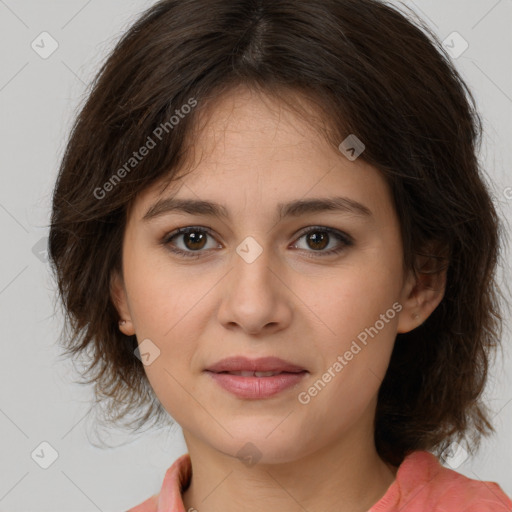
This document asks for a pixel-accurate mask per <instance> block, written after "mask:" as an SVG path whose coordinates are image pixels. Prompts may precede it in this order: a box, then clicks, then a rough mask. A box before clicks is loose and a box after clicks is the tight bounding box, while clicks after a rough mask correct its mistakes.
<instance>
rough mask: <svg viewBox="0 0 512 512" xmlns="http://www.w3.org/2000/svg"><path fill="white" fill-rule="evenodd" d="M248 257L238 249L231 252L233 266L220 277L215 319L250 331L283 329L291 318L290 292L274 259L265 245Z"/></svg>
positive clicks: (252, 333) (228, 327)
mask: <svg viewBox="0 0 512 512" xmlns="http://www.w3.org/2000/svg"><path fill="white" fill-rule="evenodd" d="M249 261H251V260H246V259H244V258H243V257H241V256H240V255H239V254H238V253H235V254H234V256H233V268H232V270H231V271H230V272H229V273H228V274H227V276H226V278H225V279H224V280H223V282H224V286H223V288H222V300H221V304H220V306H219V309H218V320H219V322H220V323H221V324H222V325H223V326H224V327H225V328H226V329H230V330H234V329H240V330H242V331H244V332H245V333H247V334H251V335H258V334H262V335H263V334H264V335H268V334H272V333H274V332H278V331H280V330H282V329H285V328H286V327H288V326H289V325H290V323H291V320H292V314H293V308H292V297H293V293H292V292H291V291H290V289H289V287H288V286H287V284H286V280H285V277H284V276H283V275H282V271H281V272H280V271H279V269H280V266H279V264H278V262H277V261H274V260H273V259H272V254H271V250H270V249H268V248H265V249H264V250H263V251H262V253H261V254H260V255H259V256H258V257H257V258H256V259H255V260H254V261H252V262H249ZM280 274H281V275H280Z"/></svg>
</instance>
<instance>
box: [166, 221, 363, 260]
mask: <svg viewBox="0 0 512 512" xmlns="http://www.w3.org/2000/svg"><path fill="white" fill-rule="evenodd" d="M317 231H320V232H325V233H328V235H329V236H334V237H335V238H337V239H338V240H339V241H340V242H342V244H343V245H342V246H341V247H338V248H337V249H330V250H329V251H322V250H319V251H314V250H309V251H308V250H306V252H313V253H317V255H315V256H308V257H310V258H317V257H326V256H332V255H334V254H339V253H341V252H342V251H343V250H345V249H346V248H347V247H351V246H352V245H353V244H354V242H353V240H352V238H351V237H350V236H349V235H347V234H346V233H343V232H342V231H338V230H337V229H333V228H328V227H326V226H311V227H309V228H307V230H305V231H302V232H301V233H300V234H299V236H298V238H297V240H299V239H300V238H302V237H303V236H304V235H308V234H309V233H314V232H317ZM196 232H199V233H206V234H207V235H209V236H211V237H212V238H214V236H213V234H212V231H211V229H210V228H206V227H201V226H187V227H185V228H179V229H176V230H175V231H172V232H171V233H168V234H166V235H165V236H164V237H163V239H162V240H161V244H162V245H164V246H165V247H166V248H167V249H168V250H169V251H171V252H173V253H175V254H178V255H180V256H184V257H186V258H199V257H201V253H203V252H205V251H203V250H201V249H199V250H197V251H183V250H182V249H177V248H176V247H173V246H172V244H171V240H173V239H174V238H176V237H177V236H179V235H183V234H188V233H196ZM329 242H330V240H329ZM299 250H300V249H299Z"/></svg>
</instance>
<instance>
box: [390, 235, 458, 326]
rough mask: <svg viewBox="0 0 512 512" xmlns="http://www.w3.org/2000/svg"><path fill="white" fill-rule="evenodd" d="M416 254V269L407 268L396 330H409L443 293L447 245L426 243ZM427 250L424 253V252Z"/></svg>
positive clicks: (432, 307) (424, 315) (422, 318)
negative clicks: (441, 246) (443, 246)
mask: <svg viewBox="0 0 512 512" xmlns="http://www.w3.org/2000/svg"><path fill="white" fill-rule="evenodd" d="M426 248H427V251H424V252H423V253H422V254H421V255H418V256H417V257H416V269H417V272H414V270H413V269H411V270H410V271H409V272H408V275H407V278H406V280H405V283H404V286H403V288H402V295H401V300H400V303H401V304H402V310H401V311H400V316H399V319H398V328H397V332H399V333H406V332H409V331H412V330H413V329H415V328H416V327H418V326H419V325H421V324H422V323H423V322H425V320H426V319H427V318H428V317H429V316H430V315H431V313H432V312H433V311H434V310H435V309H436V307H437V306H438V305H439V303H440V302H441V300H442V299H443V297H444V293H445V289H446V274H447V268H448V257H447V249H446V248H444V249H443V250H440V247H439V245H436V244H432V243H430V244H428V245H427V247H426ZM425 253H426V254H425Z"/></svg>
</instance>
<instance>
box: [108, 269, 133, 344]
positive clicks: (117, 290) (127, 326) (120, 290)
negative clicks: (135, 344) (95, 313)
mask: <svg viewBox="0 0 512 512" xmlns="http://www.w3.org/2000/svg"><path fill="white" fill-rule="evenodd" d="M110 297H111V299H112V302H113V304H114V306H115V308H116V309H117V312H118V313H119V330H120V331H121V332H122V333H124V334H126V335H127V336H132V335H133V334H135V328H134V326H133V322H132V317H131V314H130V309H129V308H128V298H127V294H126V289H125V286H124V280H123V278H122V276H121V275H120V273H119V271H118V270H114V271H113V272H112V275H111V278H110Z"/></svg>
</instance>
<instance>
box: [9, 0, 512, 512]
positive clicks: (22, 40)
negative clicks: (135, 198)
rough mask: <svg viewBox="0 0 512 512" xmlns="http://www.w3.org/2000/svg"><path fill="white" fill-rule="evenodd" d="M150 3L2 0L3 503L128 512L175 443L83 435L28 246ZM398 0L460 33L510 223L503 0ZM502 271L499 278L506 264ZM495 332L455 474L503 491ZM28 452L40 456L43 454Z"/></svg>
mask: <svg viewBox="0 0 512 512" xmlns="http://www.w3.org/2000/svg"><path fill="white" fill-rule="evenodd" d="M152 3H153V2H152V1H150V0H145V1H143V0H131V1H126V0H123V1H121V0H108V1H102V2H100V1H99V0H89V1H86V0H66V1H64V0H60V1H41V0H38V1H36V0H0V40H1V46H0V53H1V63H2V65H1V68H0V109H1V125H0V145H1V151H0V158H1V162H2V164H1V171H0V173H1V174H0V176H1V183H2V186H1V187H0V226H1V229H2V251H1V258H2V260H1V266H0V314H1V321H2V325H3V326H4V332H3V334H2V341H1V347H2V369H1V372H0V432H1V436H0V511H7V510H8V511H11V512H17V511H25V512H26V511H48V512H50V511H52V512H57V511H67V512H71V511H73V512H74V511H77V512H78V511H80V512H82V511H83V512H85V511H96V510H100V511H121V510H126V509H127V508H129V507H131V506H134V505H136V504H138V503H140V502H141V501H143V500H144V499H146V498H148V497H149V496H150V495H151V494H153V493H155V492H158V491H159V489H160V485H161V482H162V480H163V476H164V473H165V470H166V469H167V468H168V467H169V466H170V465H171V463H172V462H174V460H175V459H176V457H178V456H179V455H181V454H182V453H185V452H186V446H185V444H184V442H183V437H182V434H181V430H180V429H179V428H176V429H173V430H171V431H170V432H169V433H167V434H164V433H152V434H144V435H141V436H139V437H138V438H136V440H135V441H134V442H133V443H130V444H126V443H128V442H129V441H130V437H129V436H126V435H121V434H119V435H118V434H116V433H115V432H114V433H113V434H112V436H111V442H112V444H114V445H120V444H121V443H125V444H124V445H121V446H119V447H117V448H112V449H100V448H97V447H94V446H93V445H91V443H90V442H89V438H88V435H87V431H88V428H89V427H87V424H88V421H89V418H90V416H87V417H86V412H87V410H88V404H89V403H90V401H91V396H92V395H91V389H90V388H88V387H86V386H79V385H78V384H75V383H73V379H74V377H75V376H76V375H74V374H73V367H72V365H71V364H70V363H69V362H68V361H66V360H60V359H59V357H58V356H59V353H58V350H57V345H56V339H57V337H58V334H59V332H60V328H61V317H60V315H57V316H53V315H52V314H53V307H54V301H55V296H56V295H55V289H54V285H53V281H52V280H51V278H50V275H49V267H48V264H47V262H46V261H45V257H44V252H41V251H40V250H38V247H40V246H38V245H37V244H38V243H39V244H43V245H44V243H45V241H44V237H45V236H47V231H48V230H47V225H48V223H49V212H50V202H51V192H52V187H53V185H54V181H55V178H56V173H57V168H58V163H59V160H60V158H61V156H62V153H63V150H64V147H65V143H66V140H67V136H68V131H69V129H70V127H71V122H72V119H73V116H74V115H75V114H76V112H77V109H78V107H79V105H80V103H81V101H82V100H83V94H84V92H85V88H86V85H87V84H88V83H89V81H90V80H91V79H92V77H93V76H94V74H95V72H96V71H97V69H98V67H99V64H100V62H101V61H102V59H103V58H104V56H105V55H106V52H108V51H109V50H110V49H111V48H112V47H113V45H114V43H115V42H116V41H117V39H118V38H119V37H120V35H121V34H122V33H123V31H124V30H125V29H126V28H127V27H128V26H129V25H130V23H131V22H132V21H133V20H134V19H135V18H136V16H137V15H138V14H139V13H140V12H142V11H143V10H144V9H145V8H147V7H149V6H150V5H151V4H152ZM406 3H407V4H408V5H410V6H411V7H412V8H413V9H414V10H416V12H418V14H419V15H420V16H422V17H423V18H424V19H425V20H426V21H427V22H428V23H429V25H430V26H431V27H432V28H433V29H434V31H435V33H436V34H437V35H438V36H439V37H440V38H441V40H444V39H445V38H446V37H447V36H448V35H449V34H451V33H452V32H453V31H457V32H458V33H460V34H461V36H462V37H463V38H464V39H465V40H466V41H467V42H468V43H469V48H468V49H467V50H466V51H465V52H464V53H463V54H462V55H460V56H458V57H457V58H456V59H454V60H455V61H456V66H457V68H458V69H459V70H460V72H461V73H462V75H463V77H464V78H465V79H466V80H467V82H468V83H469V85H470V87H471V89H472V91H473V92H474V94H475V97H476V100H477V102H478V105H479V109H480V111H481V112H482V114H483V119H484V123H485V125H484V128H485V138H484V144H483V148H482V153H481V159H482V161H483V163H484V164H485V167H486V169H487V172H488V174H489V177H490V180H491V181H492V190H493V193H494V195H495V201H496V204H497V206H498V208H499V210H500V211H501V214H502V217H503V218H505V219H510V217H511V211H512V210H511V208H512V189H510V188H507V187H512V175H510V172H509V173H507V172H506V170H509V169H510V167H511V156H512V150H511V148H512V145H511V144H510V140H511V139H512V124H511V119H512V116H511V113H512V73H511V67H510V60H509V59H510V55H511V54H512V32H511V31H510V27H511V25H512V23H511V22H512V2H511V1H510V0H499V1H496V0H478V1H476V0H472V1H467V0H466V1H463V0H458V1H453V2H446V1H444V0H436V1H426V0H416V1H415V2H406ZM43 31H46V32H48V33H50V34H51V36H52V37H53V38H54V39H55V40H56V41H57V43H58V45H59V46H58V48H57V50H56V51H55V52H54V53H53V54H52V55H50V56H49V57H48V58H46V59H43V58H41V57H40V55H39V54H37V53H36V52H35V51H34V50H33V49H32V47H31V43H32V41H34V40H36V42H37V41H38V40H39V41H40V39H38V36H39V34H41V32H43ZM47 43H48V40H47ZM45 48H46V49H48V48H49V44H45ZM507 190H508V192H507ZM508 231H509V233H510V227H508ZM41 240H43V242H41ZM505 261H510V253H508V254H506V255H505ZM500 275H501V278H502V279H503V280H504V282H508V281H509V280H510V277H511V276H510V266H509V265H507V268H506V269H505V270H503V272H501V274H500ZM503 341H504V346H505V348H504V352H503V358H502V357H499V358H498V360H497V364H496V365H495V366H494V367H493V368H492V375H491V378H490V380H489V385H488V387H487V390H486V395H487V397H488V400H489V403H490V406H491V409H492V410H493V414H494V419H493V421H494V424H495V426H496V429H497V435H496V436H495V437H493V438H491V439H489V440H486V441H484V443H483V445H482V449H481V450H480V452H479V454H478V456H476V457H475V458H473V459H467V460H465V462H464V463H462V464H461V465H460V466H458V467H457V471H459V472H461V473H463V474H465V475H467V476H469V477H471V478H479V479H481V480H491V481H496V482H498V483H499V484H500V485H501V486H502V488H503V489H504V491H505V492H506V493H507V494H509V495H512V473H511V471H510V466H511V462H512V436H511V435H510V432H511V430H512V386H511V381H512V361H511V323H510V319H509V318H507V319H506V325H505V339H504V340H503ZM43 441H46V442H48V443H50V445H51V446H52V447H54V449H55V450H56V451H57V452H58V458H57V460H56V461H55V462H54V463H53V464H52V465H51V466H50V467H49V468H48V469H42V468H41V467H40V466H39V465H38V464H36V462H34V460H33V458H32V457H31V454H32V452H33V451H34V450H35V449H36V448H38V447H39V445H40V443H41V442H43ZM38 449H39V452H40V453H43V452H44V453H45V455H44V456H45V457H47V456H48V454H49V453H50V452H49V450H43V452H41V448H38Z"/></svg>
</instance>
